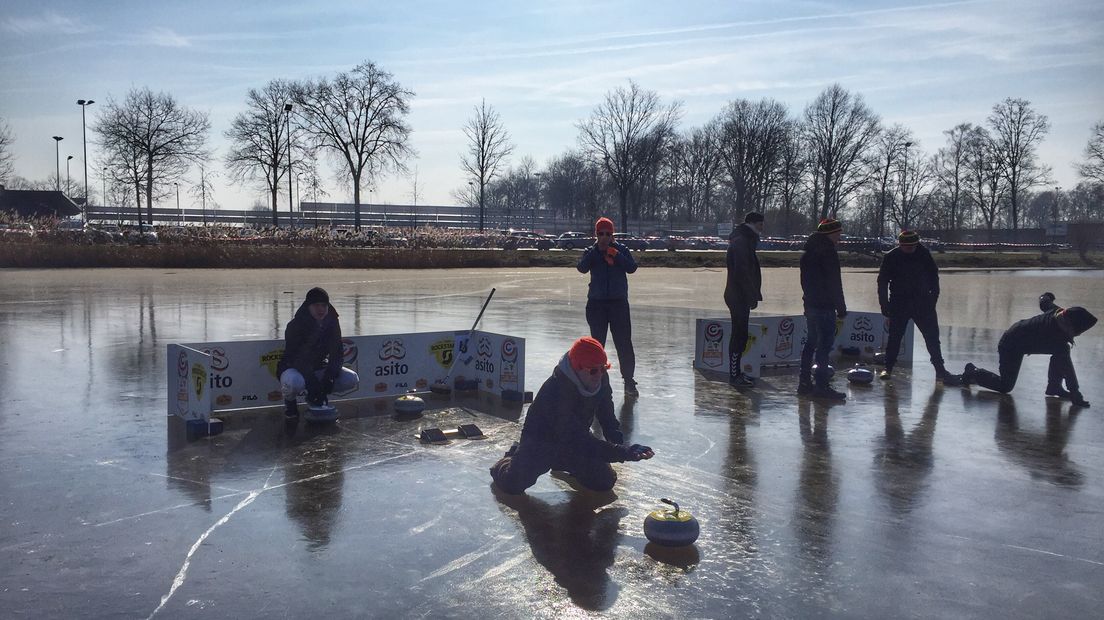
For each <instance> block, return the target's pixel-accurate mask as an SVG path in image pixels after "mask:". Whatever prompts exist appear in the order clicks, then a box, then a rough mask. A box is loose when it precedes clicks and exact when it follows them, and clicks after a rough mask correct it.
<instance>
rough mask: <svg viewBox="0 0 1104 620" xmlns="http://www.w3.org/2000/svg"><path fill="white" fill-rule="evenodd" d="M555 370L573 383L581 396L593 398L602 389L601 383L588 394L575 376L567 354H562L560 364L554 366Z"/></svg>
mask: <svg viewBox="0 0 1104 620" xmlns="http://www.w3.org/2000/svg"><path fill="white" fill-rule="evenodd" d="M556 370H557V371H559V373H560V374H561V375H563V376H564V377H567V380H568V381H570V382H571V383H573V384H574V385H575V389H577V390H579V393H580V394H582V395H583V396H594V395H595V394H597V393H598V392H599V391H600V390H601V389H602V384H601V383H599V384H598V387H596V388H594V391H593V392H588V391H587V389H586V388H585V387H583V383H582V381H579V376H578V375H576V374H575V369H574V368H572V367H571V360H569V359H567V353H564V356H563V357H561V358H560V363H559V364H557V365H556Z"/></svg>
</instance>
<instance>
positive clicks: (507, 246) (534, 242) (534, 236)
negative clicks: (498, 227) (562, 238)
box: [502, 230, 553, 250]
mask: <svg viewBox="0 0 1104 620" xmlns="http://www.w3.org/2000/svg"><path fill="white" fill-rule="evenodd" d="M552 245H553V243H552V240H551V239H548V238H547V237H545V236H544V235H542V234H539V233H535V232H533V231H530V230H511V231H508V232H507V234H506V239H505V240H503V242H502V249H504V250H517V249H520V248H535V249H537V250H550V249H552Z"/></svg>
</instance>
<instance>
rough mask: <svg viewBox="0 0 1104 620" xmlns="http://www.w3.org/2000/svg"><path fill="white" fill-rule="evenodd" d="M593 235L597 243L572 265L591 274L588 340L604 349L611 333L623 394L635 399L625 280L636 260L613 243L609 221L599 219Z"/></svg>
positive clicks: (626, 280)
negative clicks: (598, 343)
mask: <svg viewBox="0 0 1104 620" xmlns="http://www.w3.org/2000/svg"><path fill="white" fill-rule="evenodd" d="M594 236H595V237H596V238H597V239H598V241H597V242H596V243H595V244H594V245H592V246H590V247H589V248H587V249H586V250H584V251H583V255H582V257H580V258H579V263H578V264H577V265H576V266H575V268H576V269H578V270H579V273H588V272H589V273H590V286H589V287H588V288H587V305H586V320H587V325H589V326H590V337H591V338H594V339H595V340H597V341H598V342H601V343H602V346H603V347H604V346H606V333H607V331H608V332H609V333H612V334H613V346H614V347H616V348H617V362H618V364H619V365H620V367H621V368H620V370H621V378H622V379H623V380H624V382H625V393H626V394H628V395H630V396H636V395H637V394H638V391H637V387H636V379H635V378H634V375H635V374H636V352H635V351H633V343H632V319H631V317H630V316H629V279H628V277H627V276H628V274H630V273H636V261H635V260H633V257H632V253H631V252H629V248H627V247H625V245H624V244H622V243H618V242H617V241H614V240H613V221H612V220H610V219H609V218H606V217H600V218H598V221H597V222H595V223H594Z"/></svg>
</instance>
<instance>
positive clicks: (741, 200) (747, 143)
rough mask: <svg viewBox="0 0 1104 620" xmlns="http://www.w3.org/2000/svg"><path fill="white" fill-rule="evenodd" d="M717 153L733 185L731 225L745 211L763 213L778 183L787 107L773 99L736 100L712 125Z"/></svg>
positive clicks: (785, 129) (784, 138) (786, 123)
mask: <svg viewBox="0 0 1104 620" xmlns="http://www.w3.org/2000/svg"><path fill="white" fill-rule="evenodd" d="M714 122H715V123H716V126H717V142H718V144H717V153H718V155H719V156H720V158H721V161H722V162H724V167H725V171H726V172H727V173H728V179H729V182H730V183H731V184H732V196H733V199H734V202H733V205H732V207H733V208H732V213H731V218H730V219H731V221H733V222H735V221H736V217H737V216H738V215H739V214H741V213H746V212H747V211H752V210H758V211H762V210H763V208H764V205H765V203H766V200H767V197H768V196H769V195H770V193H771V189H772V187H773V186H774V184H775V182H776V181H777V178H776V174H777V170H778V163H779V158H780V157H781V151H782V148H783V145H784V143H785V141H786V136H787V128H788V126H789V123H790V121H789V119H787V112H786V106H784V105H782V104H781V103H779V102H777V101H775V100H773V99H763V100H761V101H758V102H756V103H752V102H751V101H748V100H747V99H739V100H737V101H733V102H732V103H730V104H728V105H727V106H725V109H724V111H722V112H721V113H720V115H718V116H717V118H716V120H715V121H714Z"/></svg>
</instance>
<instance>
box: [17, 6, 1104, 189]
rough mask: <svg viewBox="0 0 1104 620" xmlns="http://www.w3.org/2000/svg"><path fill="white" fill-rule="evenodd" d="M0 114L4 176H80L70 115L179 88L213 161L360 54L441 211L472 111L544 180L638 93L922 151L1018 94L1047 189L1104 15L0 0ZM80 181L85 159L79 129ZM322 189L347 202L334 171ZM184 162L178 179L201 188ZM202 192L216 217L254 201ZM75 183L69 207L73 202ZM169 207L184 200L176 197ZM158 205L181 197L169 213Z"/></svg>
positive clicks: (1102, 56)
mask: <svg viewBox="0 0 1104 620" xmlns="http://www.w3.org/2000/svg"><path fill="white" fill-rule="evenodd" d="M2 6H3V11H0V118H2V119H3V120H4V121H5V122H6V123H7V124H8V126H9V127H10V128H11V130H12V133H13V134H14V137H15V142H14V145H13V153H14V155H15V162H14V165H15V172H16V174H18V175H19V176H22V177H25V178H28V179H45V178H47V177H48V176H50V175H51V174H53V172H54V169H55V168H54V167H55V161H56V159H55V143H54V140H53V139H52V138H51V137H52V136H55V135H58V136H63V137H64V140H63V141H62V142H61V143H60V145H59V146H60V154H59V155H60V160H61V174H62V178H63V182H64V176H65V160H66V157H67V156H68V155H73V156H74V159H73V160H72V162H71V168H70V170H71V177H72V179H73V183H74V185H76V184H77V183H83V167H82V166H83V157H82V151H81V108H80V106H78V105H77V104H76V100H77V99H92V100H95V101H96V102H97V103H96V104H93V105H92V106H90V107H88V108H87V113H88V124H89V126H91V124H92V123H93V121H94V119H95V117H96V114H97V113H98V112H99V111H100V110H101V109H102V108H101V107H100V104H101V103H102V102H104V101H107V100H110V99H115V100H122V99H124V98H125V96H126V93H127V92H128V91H129V90H131V89H134V88H145V87H148V88H149V89H151V90H153V91H155V92H158V91H163V92H167V93H169V94H171V95H173V96H174V97H175V98H176V99H177V100H178V101H179V102H180V103H182V104H184V105H186V106H188V107H190V108H192V109H195V110H200V111H203V112H206V113H207V114H209V117H210V121H211V134H210V139H209V147H210V148H211V149H212V151H213V153H214V157H215V161H214V162H212V163H211V164H209V166H208V169H209V170H210V169H211V168H215V169H218V168H220V167H221V163H220V162H221V159H222V158H223V157H224V156H225V153H226V151H227V147H228V142H227V140H226V139H225V137H224V135H223V134H224V132H225V131H226V129H227V128H228V127H229V126H230V123H231V121H232V119H233V118H234V116H235V115H237V114H239V113H241V112H242V111H244V110H245V99H246V92H247V90H248V89H250V88H262V87H263V86H264V85H265V84H266V83H268V82H269V81H270V80H273V79H276V78H284V79H293V80H305V79H308V78H318V77H323V76H332V75H334V74H336V73H338V72H340V71H348V70H350V69H352V68H353V67H354V66H356V65H357V64H359V63H361V62H363V61H366V60H367V61H372V62H374V63H376V64H377V65H378V66H379V67H381V68H383V69H385V70H387V71H389V72H391V73H392V74H393V75H394V78H395V79H396V81H398V82H399V83H400V84H401V85H402V86H403V87H405V88H407V89H409V90H412V91H414V93H415V97H414V98H413V100H412V107H411V113H410V115H409V118H408V121H409V123H410V125H411V126H412V127H413V134H412V136H411V140H412V146H413V147H414V149H415V151H416V152H417V156H416V157H415V158H413V159H412V160H411V161H409V162H408V165H409V167H410V169H411V170H412V171H413V170H416V171H417V178H418V188H419V189H418V203H419V204H454V203H455V200H454V199H453V198H452V193H453V191H454V190H456V189H457V188H461V187H466V184H467V180H466V178H465V177H464V175H463V172H462V171H461V168H460V156H461V154H462V153H463V152H464V151H465V150H466V149H467V147H468V141H467V139H466V138H465V136H464V134H463V127H464V125H465V123H466V122H467V121H468V120H469V119H470V118H471V117H472V115H473V111H474V108H475V106H477V105H479V103H480V101H481V100H486V102H487V104H489V105H490V106H492V107H493V108H494V109H495V110H496V111H497V112H498V114H499V115H500V117H501V120H502V122H503V124H504V126H505V127H506V129H507V131H508V132H509V134H510V137H511V139H512V142H513V143H514V145H515V150H514V156H513V157H512V158H511V161H510V163H511V164H516V163H518V161H519V160H520V159H521V157H523V156H531V157H532V158H533V159H534V160H535V161H536V163H537V167H538V169H539V168H541V167H543V166H544V165H545V164H546V163H547V162H548V161H549V160H551V159H552V158H555V157H557V156H560V155H562V154H563V153H564V152H565V151H567V150H568V149H572V148H575V147H577V146H578V133H579V132H578V129H577V126H576V125H577V123H579V122H580V121H582V120H584V119H586V118H587V117H588V116H589V115H590V114H591V112H592V111H593V110H594V108H595V107H596V106H597V105H599V104H600V103H601V101H602V99H603V97H604V96H605V94H606V93H607V92H609V91H611V90H613V89H615V88H617V87H623V86H626V85H627V84H628V81H629V80H634V81H636V82H637V84H639V85H640V86H641V87H642V88H645V89H649V90H653V91H655V92H656V93H658V94H659V96H660V97H661V99H662V100H663V101H664V102H670V101H675V100H677V101H680V102H682V106H683V117H682V121H681V124H680V129H682V130H687V131H688V130H690V129H691V128H694V127H699V126H701V125H704V124H705V123H707V122H709V120H710V119H712V118H713V117H714V116H716V115H717V114H718V113H719V112H720V111H721V109H722V108H723V107H724V106H725V105H726V104H727V103H728V102H731V101H733V100H736V99H750V100H753V101H755V100H759V99H763V98H772V99H776V100H778V101H780V102H782V103H784V104H786V105H787V106H788V107H789V109H790V112H791V114H793V115H798V114H800V113H801V112H802V110H803V109H804V108H805V106H806V105H807V104H808V103H809V102H811V101H812V100H813V99H814V98H815V97H816V95H817V94H818V93H819V92H821V91H822V90H823V89H824V88H825V87H827V86H829V85H831V84H832V83H839V84H841V85H842V86H843V87H844V88H846V89H848V90H849V91H851V92H853V93H857V94H861V95H862V96H863V97H864V98H865V100H866V102H867V104H868V105H869V106H870V107H871V108H872V109H873V110H874V112H876V113H877V114H879V115H880V116H881V118H882V120H883V122H884V123H885V124H886V125H892V124H896V123H900V124H903V125H905V126H906V127H908V128H910V129H911V130H912V131H913V133H914V135H915V137H916V139H915V144H917V145H918V146H919V147H920V148H922V149H924V150H925V151H927V152H929V153H933V152H935V151H936V150H937V149H938V148H939V147H940V146H942V145H943V144H944V142H945V137H944V135H943V132H944V131H946V130H947V129H950V128H951V127H953V126H954V125H956V124H958V123H962V122H972V123H975V124H982V123H984V122H985V119H986V117H987V116H988V115H989V113H990V112H991V110H992V107H993V105H994V104H996V103H998V102H999V101H1001V100H1003V99H1005V98H1006V97H1016V98H1022V99H1027V100H1028V101H1030V102H1031V104H1032V106H1033V107H1034V109H1035V110H1036V111H1038V112H1039V113H1041V114H1045V115H1046V116H1047V117H1048V118H1049V119H1050V123H1051V131H1050V134H1049V135H1048V136H1047V138H1046V140H1045V142H1043V144H1042V145H1041V147H1040V149H1039V154H1040V157H1041V159H1042V160H1043V161H1044V162H1045V163H1047V164H1049V165H1050V166H1051V167H1052V168H1053V177H1054V178H1053V182H1054V184H1055V185H1061V186H1063V187H1073V186H1074V185H1075V184H1076V183H1077V181H1078V177H1077V174H1076V171H1075V168H1074V166H1075V164H1076V163H1077V162H1078V161H1080V160H1081V158H1082V152H1083V150H1084V148H1085V145H1086V143H1087V141H1088V138H1089V132H1090V128H1091V127H1092V125H1093V124H1094V123H1096V122H1099V121H1102V120H1104V2H1101V1H1100V0H1051V1H1048V2H1038V1H1037V0H1030V1H1022V0H979V1H965V2H925V1H922V0H913V1H909V0H904V1H900V2H873V1H871V2H866V1H863V2H844V1H821V2H778V1H774V0H768V1H759V2H748V1H744V0H715V1H714V0H680V1H679V2H670V1H662V2H657V1H653V0H623V1H622V0H566V1H553V0H549V1H548V2H531V1H530V2H504V1H498V2H456V1H454V0H412V1H406V2H395V1H393V0H388V1H384V2H377V1H370V0H354V1H346V0H328V1H326V2H320V3H308V2H302V1H296V2H284V1H282V0H270V1H267V2H244V1H243V2H227V1H225V0H219V1H208V0H190V1H189V2H172V3H170V2H149V1H147V0H141V1H130V0H103V1H102V2H87V1H84V0H79V1H77V0H73V1H54V0H33V1H25V0H2ZM88 139H89V144H88V160H89V185H91V186H98V181H99V179H100V177H99V174H97V173H96V172H95V171H96V170H98V168H97V161H98V160H99V155H100V154H99V151H98V149H97V146H96V145H95V144H94V143H93V142H92V141H93V140H94V135H93V134H92V133H91V132H89V133H88ZM325 176H326V178H327V180H328V181H329V188H328V189H329V191H330V197H329V198H328V200H330V201H335V202H346V201H347V202H351V201H352V192H351V190H350V189H348V186H347V185H346V184H342V183H341V182H339V181H338V180H337V179H336V177H335V176H334V175H333V174H326V175H325ZM198 177H199V173H198V170H196V171H195V172H194V173H190V174H189V176H188V178H187V179H186V181H185V183H194V182H197V181H198ZM228 178H229V175H228V174H227V173H225V172H222V173H221V177H220V178H218V179H217V180H216V181H215V200H216V201H217V202H218V203H219V204H220V206H222V207H223V208H232V209H247V208H250V207H252V206H253V205H254V204H255V203H257V202H258V201H263V200H264V193H263V192H262V191H259V190H258V189H256V188H254V187H250V186H240V185H235V184H232V183H230V182H229V181H228ZM413 186H414V185H413V181H412V179H411V178H410V177H394V176H392V177H389V178H385V179H381V180H380V182H379V183H378V186H377V187H376V188H375V189H374V191H372V192H370V193H369V192H367V191H366V192H365V193H364V194H363V201H364V202H390V203H410V202H411V201H412V193H413V192H412V190H413ZM80 194H81V191H80V190H74V191H73V192H72V195H74V196H79V195H80ZM183 194H184V193H183V192H182V198H181V201H182V206H185V207H189V206H192V205H191V204H189V203H190V198H186V197H183ZM163 206H173V205H170V204H167V203H163Z"/></svg>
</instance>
